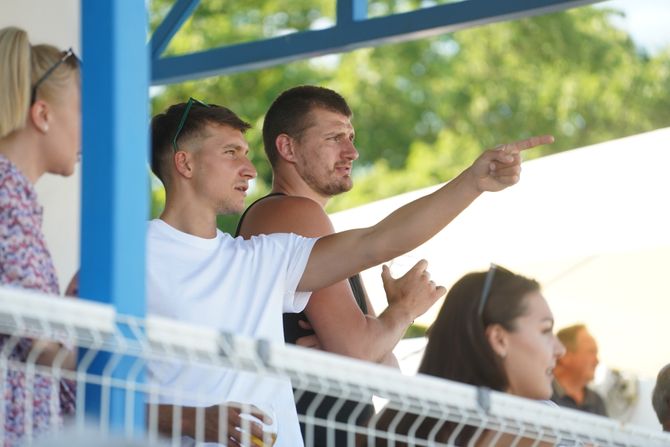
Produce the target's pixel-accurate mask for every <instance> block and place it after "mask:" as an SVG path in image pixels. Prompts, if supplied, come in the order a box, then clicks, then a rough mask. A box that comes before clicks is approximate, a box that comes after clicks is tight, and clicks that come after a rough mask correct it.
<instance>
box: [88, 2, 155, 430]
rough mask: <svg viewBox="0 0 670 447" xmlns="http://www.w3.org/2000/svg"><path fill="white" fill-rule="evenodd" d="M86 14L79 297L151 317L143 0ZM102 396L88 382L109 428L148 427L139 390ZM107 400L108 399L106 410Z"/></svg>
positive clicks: (99, 370) (119, 370)
mask: <svg viewBox="0 0 670 447" xmlns="http://www.w3.org/2000/svg"><path fill="white" fill-rule="evenodd" d="M81 14H82V28H81V29H82V41H83V42H82V43H83V45H82V48H83V60H84V65H83V76H82V92H83V95H82V116H83V148H84V150H83V156H82V165H83V166H82V183H83V185H84V186H83V188H82V222H81V266H82V267H81V272H80V294H81V296H84V297H86V298H90V299H93V300H97V301H101V302H105V303H110V304H112V305H114V306H115V307H116V309H117V311H118V312H119V313H124V314H131V315H136V316H144V314H145V299H144V288H145V286H144V269H145V261H144V252H145V250H144V246H145V233H146V217H147V215H148V204H149V194H148V185H149V180H148V173H147V152H148V151H147V147H148V132H147V117H148V101H147V96H148V94H147V92H148V87H149V54H148V51H147V46H146V45H145V44H144V42H145V41H146V29H147V14H146V9H145V4H144V2H143V1H134V0H131V1H116V0H82V2H81ZM119 331H124V332H127V328H124V327H119ZM115 360H116V359H115ZM133 360H134V359H132V358H128V357H124V358H121V359H120V361H119V363H118V364H117V367H115V368H113V371H111V375H112V377H115V378H119V379H125V378H127V377H128V376H127V374H128V371H129V370H131V369H132V363H133ZM109 361H110V356H109V355H98V357H97V358H96V361H95V362H94V364H93V365H92V366H91V368H90V369H89V372H90V373H93V374H95V375H96V376H100V375H102V374H103V371H104V368H105V366H106V365H108V363H109ZM139 379H140V380H141V379H142V377H141V376H140V377H139ZM102 393H107V390H101V389H100V387H99V386H91V385H89V386H87V388H86V396H85V397H86V413H87V415H88V416H97V417H101V418H102V420H101V423H102V424H103V425H102V426H103V427H108V428H109V429H111V430H120V429H123V430H125V432H126V433H127V434H132V430H134V431H135V433H142V432H143V431H144V401H143V398H142V396H141V395H138V394H136V393H134V392H132V391H124V390H122V389H113V390H111V393H109V394H105V395H104V396H103V394H102ZM103 397H104V400H103ZM128 398H131V399H132V400H128ZM106 399H109V401H107V400H106ZM101 401H102V402H106V403H107V402H108V403H109V405H105V406H104V407H102V406H101ZM129 402H132V404H131V405H130V406H129V405H128V403H129ZM129 417H130V418H131V419H130V420H129V419H128V418H129ZM130 421H132V423H129V422H130ZM129 432H131V433H129Z"/></svg>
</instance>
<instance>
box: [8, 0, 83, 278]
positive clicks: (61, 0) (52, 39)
mask: <svg viewBox="0 0 670 447" xmlns="http://www.w3.org/2000/svg"><path fill="white" fill-rule="evenodd" d="M79 22H80V20H79V0H57V1H53V0H0V28H4V27H6V26H18V27H20V28H23V29H25V30H26V31H28V36H29V37H30V41H31V42H32V43H33V44H36V43H49V44H52V45H55V46H57V47H60V48H64V49H65V48H69V47H72V48H73V49H74V50H75V52H77V54H81V51H80V49H81V45H80V38H79V28H80V25H79ZM79 185H80V172H79V167H77V170H76V172H75V174H74V175H73V176H71V177H68V178H62V177H57V176H53V175H45V176H43V177H42V178H41V179H40V181H39V182H38V183H37V193H38V195H39V199H40V202H41V203H42V205H43V206H44V226H43V229H44V234H45V235H46V238H47V243H48V244H49V249H50V251H51V255H52V256H53V259H54V263H55V265H56V271H57V272H58V278H59V280H60V285H61V291H62V290H64V289H65V286H66V285H67V283H68V281H69V279H70V277H71V276H72V274H73V273H74V272H75V271H76V270H77V268H78V265H79V210H80V206H79V203H80V195H79V191H80V187H79Z"/></svg>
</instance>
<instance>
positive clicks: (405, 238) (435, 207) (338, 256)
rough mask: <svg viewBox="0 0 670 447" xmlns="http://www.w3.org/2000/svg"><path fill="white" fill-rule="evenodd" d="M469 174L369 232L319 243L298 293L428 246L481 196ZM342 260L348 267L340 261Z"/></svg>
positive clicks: (349, 233) (336, 236)
mask: <svg viewBox="0 0 670 447" xmlns="http://www.w3.org/2000/svg"><path fill="white" fill-rule="evenodd" d="M470 175H471V174H470V170H469V169H468V170H466V171H464V172H463V173H462V174H461V175H459V176H458V177H456V178H455V179H453V180H452V181H451V182H449V183H447V184H446V185H444V186H443V187H442V188H440V189H438V190H437V191H435V192H434V193H432V194H429V195H427V196H425V197H422V198H421V199H418V200H415V201H413V202H411V203H409V204H407V205H405V206H403V207H402V208H399V209H398V210H396V211H395V212H393V213H391V214H390V215H388V216H387V217H386V218H385V219H384V220H382V221H381V222H379V223H378V224H376V225H374V226H373V227H369V228H362V229H357V230H349V231H344V232H341V233H336V234H332V235H329V236H325V237H322V238H321V239H319V240H318V241H317V242H316V244H315V246H314V249H313V250H312V253H311V255H310V258H309V262H308V263H307V267H306V269H305V273H304V274H303V277H302V279H301V280H300V283H299V284H298V290H300V291H311V290H316V289H321V288H323V287H325V286H329V285H331V284H333V283H335V282H336V281H340V280H342V279H344V278H347V277H349V276H351V275H353V274H355V273H358V272H361V271H363V270H365V269H368V268H370V267H372V266H375V265H378V264H380V263H382V262H385V261H388V260H390V259H392V258H394V257H396V256H399V255H401V254H403V253H407V252H408V251H411V250H412V249H414V248H416V247H418V246H419V245H421V244H422V243H424V242H426V241H427V240H428V239H430V238H431V237H433V236H434V235H435V234H437V233H438V232H439V231H440V230H441V229H442V228H444V227H445V226H447V225H448V224H449V223H450V222H451V221H452V220H453V219H454V218H456V216H458V215H459V214H460V213H461V212H462V211H463V210H464V209H465V208H467V206H468V205H470V204H471V203H472V202H473V201H474V200H475V199H476V198H477V197H478V196H479V195H480V194H481V192H480V191H479V190H478V189H477V188H476V185H475V182H474V181H472V180H471V179H470V178H469V177H470ZM343 259H346V260H347V262H342V260H343Z"/></svg>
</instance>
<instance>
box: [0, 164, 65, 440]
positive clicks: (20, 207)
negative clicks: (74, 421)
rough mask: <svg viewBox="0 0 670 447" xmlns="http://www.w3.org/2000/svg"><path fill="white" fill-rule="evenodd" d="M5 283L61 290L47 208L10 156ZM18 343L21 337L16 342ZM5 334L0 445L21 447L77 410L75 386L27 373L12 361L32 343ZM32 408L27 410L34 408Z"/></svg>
mask: <svg viewBox="0 0 670 447" xmlns="http://www.w3.org/2000/svg"><path fill="white" fill-rule="evenodd" d="M0 285H2V286H15V287H21V288H24V289H33V290H38V291H41V292H44V293H49V294H53V295H58V294H59V287H58V279H57V277H56V271H55V269H54V266H53V262H52V260H51V255H50V254H49V250H48V249H47V246H46V242H45V240H44V235H43V234H42V207H41V206H40V205H39V203H38V202H37V194H36V192H35V189H34V187H33V185H32V183H31V182H30V181H29V180H28V179H27V178H26V177H25V176H24V175H23V174H22V173H21V171H19V169H18V168H17V167H16V166H15V165H14V164H13V163H12V162H11V161H9V160H8V159H7V158H6V157H4V156H2V155H0ZM14 341H16V340H14ZM9 342H12V339H10V337H9V336H8V335H6V334H0V350H6V349H11V351H10V352H9V354H7V353H6V352H3V353H2V354H1V355H0V396H2V401H0V444H2V445H4V446H6V447H10V446H15V445H19V444H20V443H21V440H22V439H24V438H25V437H33V436H37V435H39V434H40V433H44V432H46V431H47V430H49V429H50V427H52V426H53V424H54V423H55V424H61V423H62V420H63V416H67V415H71V414H73V413H74V402H75V400H74V384H73V383H72V382H70V381H68V380H61V381H60V382H55V381H54V379H52V378H51V377H48V376H43V375H39V374H35V375H31V376H28V375H26V374H25V373H24V372H23V371H22V370H21V369H22V368H19V369H18V370H17V369H16V368H11V367H10V364H11V363H12V362H24V361H25V360H26V358H27V357H28V354H29V353H30V349H31V346H32V341H31V340H30V339H27V338H22V339H20V340H18V342H17V343H15V344H14V346H5V345H7V343H9ZM31 407H32V409H31V410H30V411H28V410H29V409H30V408H31Z"/></svg>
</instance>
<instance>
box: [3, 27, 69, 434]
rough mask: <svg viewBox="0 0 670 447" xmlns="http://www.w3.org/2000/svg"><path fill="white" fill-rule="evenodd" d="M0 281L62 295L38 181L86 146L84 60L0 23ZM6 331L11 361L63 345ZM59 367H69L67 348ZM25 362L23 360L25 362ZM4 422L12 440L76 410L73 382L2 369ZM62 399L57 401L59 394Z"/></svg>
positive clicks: (48, 360) (46, 358)
mask: <svg viewBox="0 0 670 447" xmlns="http://www.w3.org/2000/svg"><path fill="white" fill-rule="evenodd" d="M0 61H2V70H0V91H1V92H2V101H1V102H0V285H2V286H12V287H20V288H24V289H33V290H38V291H41V292H45V293H49V294H53V295H57V294H58V293H59V286H58V279H57V277H56V272H55V269H54V266H53V263H52V260H51V256H50V254H49V250H48V248H47V246H46V242H45V240H44V235H43V234H42V230H41V225H42V207H41V206H40V205H39V203H38V201H37V195H36V193H35V188H34V185H35V183H36V182H37V181H38V180H39V178H40V177H41V176H42V175H43V174H45V173H52V174H59V175H63V176H68V175H71V174H72V173H73V171H74V165H75V163H76V162H77V160H78V158H79V153H80V142H81V141H80V140H81V137H80V134H81V132H80V127H81V111H80V76H79V62H78V59H77V57H76V56H75V55H74V53H73V52H72V51H71V50H68V51H61V50H59V49H57V48H55V47H53V46H50V45H31V44H30V42H29V40H28V35H27V33H26V32H25V31H23V30H21V29H18V28H14V27H9V28H4V29H1V30H0ZM12 344H13V341H12V342H10V341H9V337H8V336H7V335H0V347H2V348H3V349H4V350H6V351H9V353H7V352H5V353H3V356H7V355H8V356H9V360H10V365H12V364H16V362H23V361H25V360H26V359H27V357H28V354H29V353H30V351H32V350H38V352H39V353H40V355H39V357H38V359H37V363H38V364H42V365H51V364H52V363H53V361H54V358H55V354H56V353H57V351H58V350H60V349H62V346H61V345H60V344H59V343H56V342H50V341H44V340H30V339H20V340H19V341H18V343H16V344H15V345H14V346H12ZM58 362H59V365H58V366H60V367H71V366H72V364H73V363H74V355H73V354H70V355H68V357H67V359H66V360H65V362H64V363H62V364H61V363H60V360H59V361H58ZM19 364H20V363H19ZM0 375H1V377H2V390H3V392H4V395H3V396H2V397H3V399H2V405H3V406H4V408H2V409H0V412H1V413H0V414H3V415H4V421H2V423H3V426H4V427H3V429H4V430H0V443H2V445H5V446H13V445H17V444H20V443H22V442H23V441H25V438H26V437H29V436H27V435H28V434H30V435H31V436H32V435H39V434H40V433H43V432H45V431H46V430H47V429H48V428H49V427H50V426H51V424H53V423H54V422H57V421H62V417H63V416H65V415H67V414H70V413H72V412H73V411H74V394H73V391H74V389H73V386H72V384H71V383H69V382H68V381H65V380H62V381H60V383H59V382H57V381H55V380H53V379H52V378H50V377H48V376H45V375H39V374H36V375H35V376H34V378H31V377H27V376H26V375H25V374H24V372H23V371H22V368H20V367H19V368H18V369H12V368H11V367H10V368H9V370H7V369H4V370H0ZM55 396H57V397H58V402H54V397H55Z"/></svg>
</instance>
